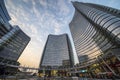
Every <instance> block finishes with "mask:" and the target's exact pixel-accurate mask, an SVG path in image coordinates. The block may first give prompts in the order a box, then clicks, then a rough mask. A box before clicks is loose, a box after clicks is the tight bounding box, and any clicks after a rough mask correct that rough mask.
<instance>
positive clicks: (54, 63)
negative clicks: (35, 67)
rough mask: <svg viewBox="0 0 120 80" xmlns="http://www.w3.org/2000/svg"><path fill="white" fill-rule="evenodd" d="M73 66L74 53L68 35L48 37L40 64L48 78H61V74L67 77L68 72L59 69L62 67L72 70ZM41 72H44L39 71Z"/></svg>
mask: <svg viewBox="0 0 120 80" xmlns="http://www.w3.org/2000/svg"><path fill="white" fill-rule="evenodd" d="M73 65H74V59H73V51H72V47H71V43H70V40H69V37H68V35H67V34H62V35H51V34H50V35H48V38H47V42H46V44H45V47H44V50H43V54H42V59H41V62H40V69H43V70H46V71H45V73H46V76H60V74H61V75H64V76H65V75H66V71H63V70H62V71H61V70H59V69H60V68H61V67H62V68H63V67H69V68H70V67H72V66H73ZM48 69H50V70H48ZM41 72H44V71H39V73H41ZM63 73H64V74H63Z"/></svg>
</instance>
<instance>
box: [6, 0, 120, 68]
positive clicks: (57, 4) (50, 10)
mask: <svg viewBox="0 0 120 80" xmlns="http://www.w3.org/2000/svg"><path fill="white" fill-rule="evenodd" d="M71 1H79V2H89V3H95V4H101V5H105V6H109V7H113V8H117V9H120V0H5V5H6V8H7V10H8V13H9V15H10V17H11V19H12V20H11V21H10V23H11V24H12V25H18V26H19V27H20V28H21V29H22V30H23V31H24V32H25V33H26V34H27V35H28V36H30V37H31V41H30V42H29V44H28V46H27V47H26V48H25V50H24V52H23V53H22V55H21V56H20V58H19V60H18V61H19V62H20V63H21V65H22V66H29V67H36V68H37V67H38V66H39V62H40V60H41V55H42V52H43V49H44V45H45V43H46V40H47V37H48V35H49V34H56V35H59V34H63V33H68V34H69V37H70V39H71V42H72V46H73V41H72V38H71V33H70V30H69V23H70V21H71V20H72V18H73V15H74V7H73V6H72V3H71ZM73 47H74V46H73ZM74 53H75V49H74ZM75 60H76V63H77V58H76V57H75Z"/></svg>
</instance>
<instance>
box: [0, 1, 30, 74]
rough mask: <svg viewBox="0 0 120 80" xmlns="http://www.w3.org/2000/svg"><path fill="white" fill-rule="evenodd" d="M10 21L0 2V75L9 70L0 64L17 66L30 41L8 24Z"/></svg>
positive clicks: (16, 27) (20, 31)
mask: <svg viewBox="0 0 120 80" xmlns="http://www.w3.org/2000/svg"><path fill="white" fill-rule="evenodd" d="M10 20H11V18H10V16H9V14H8V12H7V10H6V7H5V4H4V0H0V74H3V73H2V72H4V70H6V71H5V72H6V73H7V69H8V68H10V67H6V66H5V65H2V64H1V63H7V64H10V65H11V64H12V65H19V63H18V62H17V60H18V58H19V57H20V55H21V53H22V52H23V50H24V49H25V47H26V46H27V44H28V42H29V41H30V37H28V36H27V35H26V34H25V33H24V32H23V31H22V30H21V29H20V28H19V27H18V26H16V25H15V26H12V25H11V24H10V23H9V21H10ZM11 69H12V68H11ZM8 70H10V69H8ZM10 72H12V71H10Z"/></svg>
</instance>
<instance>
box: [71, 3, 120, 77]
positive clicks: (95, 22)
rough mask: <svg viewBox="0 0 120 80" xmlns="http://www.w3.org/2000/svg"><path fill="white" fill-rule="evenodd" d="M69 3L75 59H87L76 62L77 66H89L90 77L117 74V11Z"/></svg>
mask: <svg viewBox="0 0 120 80" xmlns="http://www.w3.org/2000/svg"><path fill="white" fill-rule="evenodd" d="M72 3H73V6H74V8H75V13H74V17H73V19H72V21H71V23H70V24H69V26H70V31H71V34H72V38H73V41H74V45H75V49H76V53H77V55H78V58H81V56H82V55H88V59H87V61H86V60H85V59H82V60H81V59H79V60H80V62H83V64H85V63H86V65H88V63H91V64H93V65H91V64H90V65H89V66H88V67H89V69H90V70H91V72H94V74H97V73H100V72H101V73H102V72H112V73H113V74H114V75H116V74H120V66H119V65H120V54H119V53H120V10H118V9H114V8H111V7H107V6H102V5H98V4H92V3H82V2H72ZM98 63H99V64H98ZM83 64H81V65H83ZM98 65H99V66H98ZM93 67H94V70H93V71H92V69H93ZM98 67H99V68H98Z"/></svg>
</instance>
